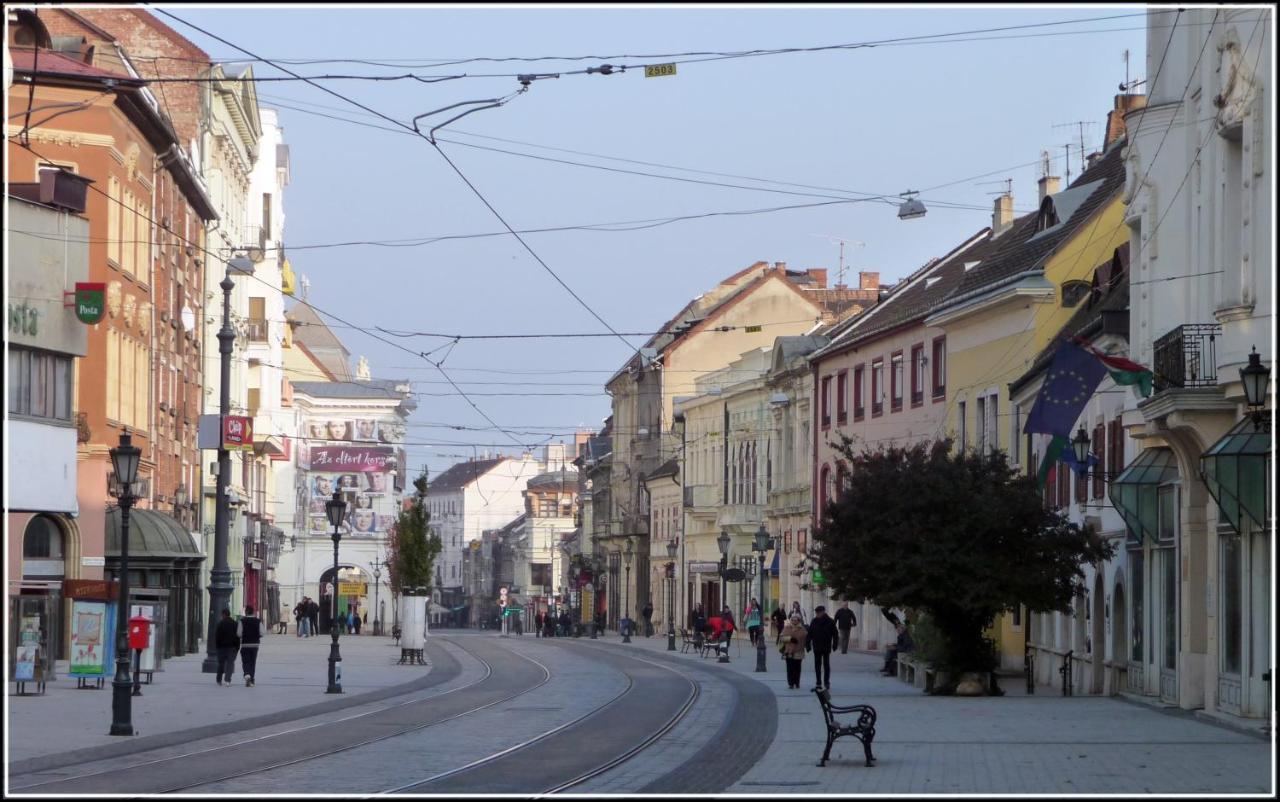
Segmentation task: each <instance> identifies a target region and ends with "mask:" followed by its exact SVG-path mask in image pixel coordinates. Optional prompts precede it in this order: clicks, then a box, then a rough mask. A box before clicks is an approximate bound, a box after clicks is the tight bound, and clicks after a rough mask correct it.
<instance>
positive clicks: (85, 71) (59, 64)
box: [10, 47, 146, 86]
mask: <svg viewBox="0 0 1280 802" xmlns="http://www.w3.org/2000/svg"><path fill="white" fill-rule="evenodd" d="M10 53H11V55H12V56H13V70H14V72H25V73H30V72H32V71H33V70H35V71H37V72H38V73H39V74H40V75H59V76H66V77H68V78H87V79H92V80H105V79H111V80H113V81H118V82H122V83H124V84H126V85H128V86H142V85H143V84H144V83H146V82H145V81H141V80H139V79H137V78H134V77H133V76H132V75H129V74H127V73H122V72H111V71H110V70H104V69H102V68H101V67H95V66H93V65H92V64H86V63H84V62H83V61H79V60H78V59H74V58H71V57H70V56H67V55H64V54H62V53H59V52H57V51H54V50H43V49H42V50H41V51H40V52H39V57H37V54H36V52H35V51H34V50H32V49H31V48H21V47H14V48H11V50H10Z"/></svg>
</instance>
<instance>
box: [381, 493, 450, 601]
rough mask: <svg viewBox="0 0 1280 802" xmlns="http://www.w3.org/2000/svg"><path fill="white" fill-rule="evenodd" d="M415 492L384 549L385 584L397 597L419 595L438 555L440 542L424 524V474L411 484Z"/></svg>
mask: <svg viewBox="0 0 1280 802" xmlns="http://www.w3.org/2000/svg"><path fill="white" fill-rule="evenodd" d="M413 486H414V488H415V489H416V490H417V493H416V494H415V495H414V498H413V501H412V503H410V505H409V506H408V507H406V508H405V509H402V510H401V511H400V515H399V516H398V517H397V518H396V524H395V529H394V530H393V531H392V534H391V538H390V539H389V541H388V545H387V583H388V584H390V585H391V592H392V593H394V594H395V595H397V596H400V595H404V594H405V593H406V592H408V594H409V595H419V594H420V593H422V589H425V588H427V587H428V586H429V585H430V584H431V574H432V571H433V570H434V565H435V561H436V556H437V555H439V554H440V549H441V548H442V545H443V544H442V543H441V542H440V538H439V537H437V536H436V535H434V534H431V532H430V530H429V529H428V528H427V524H428V523H429V522H430V521H431V513H429V512H427V474H426V472H425V471H424V472H423V474H422V475H421V476H419V477H418V478H417V479H414V480H413Z"/></svg>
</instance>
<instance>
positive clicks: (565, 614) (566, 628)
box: [560, 610, 573, 638]
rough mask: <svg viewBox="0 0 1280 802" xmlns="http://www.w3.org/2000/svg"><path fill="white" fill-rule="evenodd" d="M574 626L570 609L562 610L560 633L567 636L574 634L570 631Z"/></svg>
mask: <svg viewBox="0 0 1280 802" xmlns="http://www.w3.org/2000/svg"><path fill="white" fill-rule="evenodd" d="M572 628H573V619H571V618H570V617H569V611H568V610H562V611H561V612H560V635H561V636H562V637H566V638H567V637H569V635H571V634H573V633H572V632H571V631H570V630H571V629H572Z"/></svg>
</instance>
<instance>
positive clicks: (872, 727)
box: [813, 688, 876, 767]
mask: <svg viewBox="0 0 1280 802" xmlns="http://www.w3.org/2000/svg"><path fill="white" fill-rule="evenodd" d="M813 692H814V693H815V694H817V696H818V704H820V705H822V718H823V719H824V720H825V721H826V725H827V748H826V749H824V750H823V752H822V759H821V760H819V761H818V766H819V767H822V766H825V765H827V760H829V759H830V758H831V745H832V744H834V743H835V742H836V739H838V738H843V737H845V736H846V735H852V736H853V737H854V738H857V739H858V740H859V741H861V742H862V751H863V753H864V754H865V756H866V761H867V762H866V765H868V766H874V765H875V764H876V759H875V756H874V755H872V754H871V742H872V741H873V740H874V739H875V737H876V709H875V708H874V707H871V706H870V705H849V706H847V707H844V706H841V705H833V704H831V691H829V690H828V689H826V688H814V689H813ZM848 714H857V716H858V718H857V720H856V721H855V722H853V723H852V724H849V723H846V722H843V721H840V720H839V719H837V718H836V716H838V715H848Z"/></svg>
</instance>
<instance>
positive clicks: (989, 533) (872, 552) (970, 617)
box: [811, 438, 1114, 670]
mask: <svg viewBox="0 0 1280 802" xmlns="http://www.w3.org/2000/svg"><path fill="white" fill-rule="evenodd" d="M839 451H840V452H841V454H842V455H843V456H844V458H845V459H846V460H847V462H848V466H849V472H848V479H847V484H846V486H845V487H844V488H842V489H837V490H838V492H837V495H836V498H835V499H834V500H833V501H831V502H829V503H828V504H827V506H826V509H824V510H823V511H822V518H821V522H820V525H819V526H818V527H817V531H815V533H814V538H813V539H814V547H813V549H812V552H811V553H812V554H813V556H814V557H815V559H816V560H817V562H818V564H819V565H820V566H821V567H822V573H823V575H824V577H825V578H826V583H827V585H828V586H830V587H831V588H832V589H833V590H835V591H836V592H838V593H839V594H840V595H842V596H843V597H845V598H849V599H866V600H870V601H872V602H874V603H875V604H878V605H879V606H881V607H882V608H886V609H887V608H889V607H904V608H908V609H915V610H921V611H924V612H926V613H928V615H929V616H930V618H931V620H932V621H933V622H934V623H935V624H936V625H937V626H938V628H939V629H940V631H941V632H942V634H943V637H944V639H945V640H946V641H947V646H948V648H947V652H948V654H949V655H950V658H951V663H952V667H953V668H955V669H957V670H960V669H975V670H980V669H985V668H990V667H991V666H989V665H984V664H986V663H989V661H990V659H991V657H990V655H984V654H983V653H982V651H983V650H982V643H981V642H982V631H983V630H984V629H985V628H986V626H987V625H988V624H989V622H990V621H991V620H992V619H993V618H994V617H995V616H996V615H997V614H998V613H1000V612H1002V611H1005V610H1011V609H1013V608H1014V607H1015V605H1018V604H1022V605H1026V606H1027V608H1029V609H1030V610H1031V611H1033V612H1047V611H1051V610H1057V611H1061V612H1070V610H1071V601H1072V599H1073V598H1074V597H1075V596H1077V595H1079V594H1081V593H1083V586H1082V580H1083V578H1084V571H1083V568H1082V565H1083V564H1084V563H1095V562H1099V561H1102V560H1105V559H1107V558H1109V557H1110V556H1111V555H1112V554H1113V553H1114V547H1113V546H1112V545H1110V544H1108V543H1105V542H1104V541H1103V540H1102V539H1101V538H1099V537H1098V536H1097V533H1095V532H1093V531H1092V529H1090V528H1088V527H1083V528H1082V527H1080V526H1078V525H1076V524H1073V523H1071V522H1070V521H1069V520H1068V519H1067V517H1066V516H1065V515H1063V514H1062V513H1059V512H1057V511H1056V510H1052V509H1048V508H1046V507H1045V505H1044V502H1043V500H1042V497H1041V494H1040V491H1039V489H1038V487H1037V485H1036V482H1035V479H1034V477H1028V476H1023V475H1020V474H1019V473H1018V472H1017V471H1016V470H1015V469H1014V468H1013V467H1011V466H1010V465H1009V463H1008V461H1007V459H1006V457H1005V455H1004V453H1003V452H1001V451H996V450H993V451H991V452H989V453H987V454H979V453H976V452H973V451H958V452H957V451H954V450H953V448H952V442H951V441H950V440H941V441H934V442H928V443H920V444H917V445H913V446H906V447H901V446H892V445H888V446H881V447H880V448H877V449H865V450H861V451H856V452H855V450H854V448H853V444H852V442H851V441H849V440H848V439H847V438H846V439H845V441H844V443H843V444H842V445H841V446H840V447H839Z"/></svg>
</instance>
